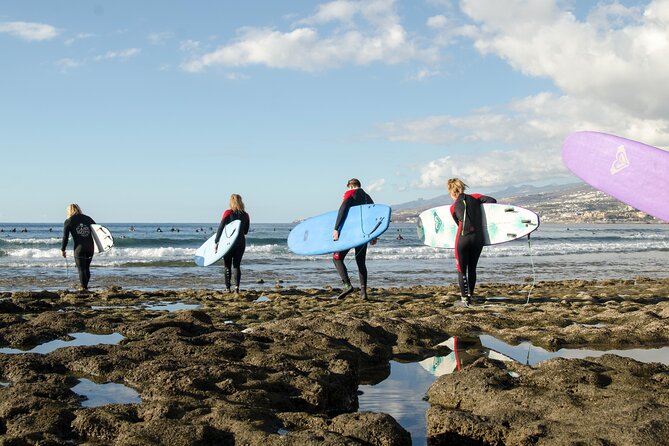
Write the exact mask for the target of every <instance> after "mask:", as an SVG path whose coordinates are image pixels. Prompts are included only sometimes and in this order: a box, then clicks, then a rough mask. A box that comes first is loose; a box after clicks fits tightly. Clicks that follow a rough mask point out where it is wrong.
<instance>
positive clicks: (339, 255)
mask: <svg viewBox="0 0 669 446" xmlns="http://www.w3.org/2000/svg"><path fill="white" fill-rule="evenodd" d="M348 252H349V250H348V249H347V250H346V251H340V252H335V253H334V254H333V255H332V261H333V262H334V265H335V268H337V272H338V273H339V277H341V281H342V282H344V284H345V285H350V284H351V279H350V278H349V277H348V270H347V269H346V264H345V263H344V259H345V258H346V254H348Z"/></svg>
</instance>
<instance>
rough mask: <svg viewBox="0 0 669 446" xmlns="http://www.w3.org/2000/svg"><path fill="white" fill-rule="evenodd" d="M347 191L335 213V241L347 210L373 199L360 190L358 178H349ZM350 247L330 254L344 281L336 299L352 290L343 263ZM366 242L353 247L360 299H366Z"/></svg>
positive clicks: (371, 202) (374, 240)
mask: <svg viewBox="0 0 669 446" xmlns="http://www.w3.org/2000/svg"><path fill="white" fill-rule="evenodd" d="M346 187H347V191H346V192H345V193H344V199H343V201H342V203H341V205H340V206H339V212H338V213H337V220H336V221H335V225H334V233H333V236H332V239H333V240H335V241H337V240H339V231H340V230H341V227H342V225H343V224H344V221H345V220H346V216H347V215H348V210H349V209H350V208H351V206H357V205H361V204H373V203H374V200H372V197H370V196H369V195H367V192H365V191H364V190H362V187H361V185H360V180H358V179H357V178H351V179H350V180H348V183H347V184H346ZM376 241H377V240H376V239H373V240H371V241H370V242H369V243H371V244H372V245H375V244H376ZM349 251H350V249H347V250H345V251H339V252H335V253H334V254H333V255H332V260H333V261H334V265H335V268H337V272H338V273H339V277H341V280H342V282H343V283H344V289H343V290H342V292H341V294H339V296H337V298H338V299H341V298H344V297H346V296H347V295H349V294H350V293H352V292H353V286H352V285H351V279H350V278H349V276H348V270H347V269H346V264H345V263H344V258H346V254H348V252H349ZM366 259H367V243H365V244H364V245H361V246H357V247H356V248H355V263H356V264H357V265H358V278H359V279H360V297H361V298H362V299H367V265H366Z"/></svg>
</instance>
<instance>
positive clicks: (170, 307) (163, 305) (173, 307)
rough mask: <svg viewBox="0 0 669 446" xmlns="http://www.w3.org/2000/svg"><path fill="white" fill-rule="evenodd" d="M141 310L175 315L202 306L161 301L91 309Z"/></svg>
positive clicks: (93, 308)
mask: <svg viewBox="0 0 669 446" xmlns="http://www.w3.org/2000/svg"><path fill="white" fill-rule="evenodd" d="M139 308H144V309H146V310H150V311H167V312H169V313H173V312H175V311H181V310H195V309H198V308H202V305H199V304H187V303H184V302H168V301H161V302H158V303H155V304H150V303H148V302H145V303H141V304H139V305H127V306H126V305H92V306H91V309H92V310H108V309H114V310H118V309H139Z"/></svg>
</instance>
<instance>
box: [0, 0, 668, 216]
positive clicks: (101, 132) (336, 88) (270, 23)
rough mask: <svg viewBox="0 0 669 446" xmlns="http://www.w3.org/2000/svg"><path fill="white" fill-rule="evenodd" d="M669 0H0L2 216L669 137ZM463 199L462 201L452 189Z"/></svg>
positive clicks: (114, 207)
mask: <svg viewBox="0 0 669 446" xmlns="http://www.w3.org/2000/svg"><path fill="white" fill-rule="evenodd" d="M667 79H669V0H654V1H608V0H600V1H589V0H578V1H577V0H504V1H495V2H491V1H489V0H459V1H457V0H366V1H356V0H334V1H322V2H319V1H301V0H296V1H289V2H278V1H274V0H265V1H255V0H248V1H245V2H237V1H205V0H202V1H197V2H192V1H170V0H160V1H158V0H146V1H136V0H114V1H111V0H110V1H90V0H42V1H38V0H35V1H30V0H29V1H26V0H2V2H0V222H57V221H61V220H64V219H65V208H66V206H67V204H69V203H71V202H75V203H78V204H79V205H80V206H81V207H82V209H83V211H84V213H86V214H88V215H90V216H92V217H93V218H94V219H95V220H96V221H98V222H109V223H112V222H174V223H178V222H217V221H218V220H219V219H220V216H221V214H222V212H223V211H224V210H225V209H227V208H228V200H229V196H230V194H232V193H237V194H240V195H242V197H243V198H244V202H245V204H246V207H247V210H248V212H249V214H250V215H251V219H252V221H255V222H277V223H278V222H291V221H295V220H297V219H302V218H305V217H309V216H312V215H317V214H320V213H323V212H327V211H330V210H334V209H337V208H338V206H339V203H340V201H341V197H342V194H343V193H344V191H345V189H346V183H347V181H348V179H349V178H352V177H356V178H359V179H360V180H361V182H362V185H363V188H364V189H365V190H366V191H367V192H368V193H369V194H370V195H371V196H372V197H373V198H374V200H375V201H376V202H377V203H385V204H389V205H393V204H399V203H404V202H407V201H411V200H415V199H418V198H432V197H435V196H437V195H442V194H444V193H445V192H446V191H445V182H446V180H447V179H448V178H451V177H456V176H457V177H460V178H462V179H463V180H464V181H465V182H466V183H467V184H469V185H470V190H471V191H472V192H482V193H486V192H491V191H495V190H501V189H503V188H506V187H508V186H514V185H523V184H535V185H544V184H552V183H567V182H575V181H577V178H576V177H574V176H573V175H572V174H570V173H569V172H568V171H567V170H566V169H565V167H564V166H563V165H562V162H561V160H560V146H561V143H562V141H563V140H564V138H565V137H566V136H567V135H568V134H569V133H571V132H574V131H580V130H592V131H601V132H607V133H613V134H616V135H619V136H623V137H626V138H630V139H635V140H639V141H642V142H644V143H646V144H651V145H655V146H658V147H662V148H666V147H669V82H667ZM444 204H446V203H444Z"/></svg>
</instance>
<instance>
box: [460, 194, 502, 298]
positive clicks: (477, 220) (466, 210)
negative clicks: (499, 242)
mask: <svg viewBox="0 0 669 446" xmlns="http://www.w3.org/2000/svg"><path fill="white" fill-rule="evenodd" d="M483 203H497V200H495V199H494V198H492V197H488V196H486V195H481V194H471V195H469V194H460V195H458V198H457V200H455V202H454V203H453V204H452V205H451V215H452V216H453V220H455V223H456V224H457V225H458V232H457V234H456V236H455V263H456V265H457V267H458V283H459V284H460V292H461V294H462V296H463V297H467V296H473V295H474V287H475V286H476V265H477V264H478V261H479V257H480V256H481V251H482V250H483V241H484V240H483V217H482V209H481V204H483Z"/></svg>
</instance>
